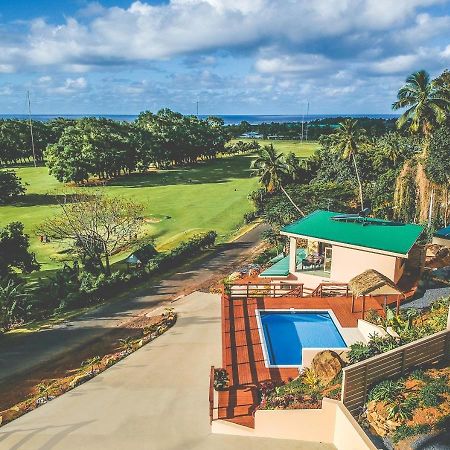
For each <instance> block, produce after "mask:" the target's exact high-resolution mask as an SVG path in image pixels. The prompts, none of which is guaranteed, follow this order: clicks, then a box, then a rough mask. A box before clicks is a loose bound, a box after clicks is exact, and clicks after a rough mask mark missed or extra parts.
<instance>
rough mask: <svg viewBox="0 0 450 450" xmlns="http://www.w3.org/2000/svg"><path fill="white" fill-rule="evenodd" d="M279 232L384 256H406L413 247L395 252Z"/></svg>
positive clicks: (283, 232)
mask: <svg viewBox="0 0 450 450" xmlns="http://www.w3.org/2000/svg"><path fill="white" fill-rule="evenodd" d="M280 234H282V235H283V236H288V237H294V238H301V239H316V240H318V241H320V242H326V243H327V244H333V245H338V246H341V247H346V248H352V249H355V250H362V251H368V250H370V251H372V253H379V254H381V255H386V256H395V257H397V258H408V255H409V251H410V250H411V248H412V247H413V246H411V248H410V249H409V250H408V252H407V253H397V252H390V251H387V250H381V249H378V248H373V247H363V246H359V245H353V244H348V243H346V242H339V241H332V240H330V239H323V238H320V237H317V236H308V235H302V234H297V233H290V232H287V231H280ZM413 245H414V244H413Z"/></svg>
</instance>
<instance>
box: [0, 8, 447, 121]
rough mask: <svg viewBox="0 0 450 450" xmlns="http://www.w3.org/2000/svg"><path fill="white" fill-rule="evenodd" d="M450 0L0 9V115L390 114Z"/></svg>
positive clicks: (427, 63)
mask: <svg viewBox="0 0 450 450" xmlns="http://www.w3.org/2000/svg"><path fill="white" fill-rule="evenodd" d="M449 67H450V0H165V1H164V0H146V1H144V0H142V1H125V0H101V1H99V2H97V1H95V2H89V1H85V0H64V1H61V0H28V1H25V0H14V1H13V0H0V113H2V114H8V113H12V114H23V113H26V112H27V106H26V92H27V90H29V91H30V96H31V101H32V109H33V113H36V114H136V113H139V112H140V111H144V110H150V111H154V112H156V111H157V110H159V109H161V108H164V107H169V108H171V109H174V110H176V111H179V112H182V113H184V114H192V113H195V108H196V101H197V100H198V101H199V109H200V113H201V114H303V113H304V112H305V109H306V104H307V102H308V101H309V103H310V113H312V114H337V113H340V114H351V113H354V114H362V113H371V114H384V113H390V112H392V111H391V104H392V102H393V101H394V100H395V97H396V93H397V91H398V89H399V88H400V87H401V86H402V84H403V83H404V80H405V78H406V77H407V75H409V74H410V73H412V72H414V71H416V70H420V69H426V70H427V71H428V72H429V73H430V75H431V76H433V77H434V76H437V75H438V74H439V73H441V72H442V71H443V70H444V69H445V68H449Z"/></svg>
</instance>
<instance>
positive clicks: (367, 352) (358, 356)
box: [347, 342, 374, 364]
mask: <svg viewBox="0 0 450 450" xmlns="http://www.w3.org/2000/svg"><path fill="white" fill-rule="evenodd" d="M373 355H374V353H373V349H372V348H370V347H369V346H368V345H366V344H364V343H363V342H356V343H355V344H352V345H350V351H349V352H348V354H347V356H348V360H349V362H350V364H355V363H357V362H360V361H364V360H365V359H367V358H370V357H371V356H373Z"/></svg>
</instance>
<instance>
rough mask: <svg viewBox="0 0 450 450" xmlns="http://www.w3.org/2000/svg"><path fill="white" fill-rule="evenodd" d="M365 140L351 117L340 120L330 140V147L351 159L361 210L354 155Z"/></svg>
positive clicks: (360, 188) (356, 122)
mask: <svg viewBox="0 0 450 450" xmlns="http://www.w3.org/2000/svg"><path fill="white" fill-rule="evenodd" d="M365 141H366V137H365V132H364V130H363V129H362V128H359V127H358V121H357V120H352V119H346V120H344V121H343V122H341V123H340V124H339V127H338V129H337V130H336V132H335V133H334V135H333V136H332V140H331V143H332V148H333V149H334V150H335V151H337V152H339V153H340V154H341V156H342V158H343V159H346V160H349V159H351V160H352V162H353V166H354V168H355V174H356V179H357V182H358V189H359V201H360V205H361V210H363V209H364V198H363V189H362V183H361V177H360V174H359V171H358V165H357V163H356V155H357V154H358V153H359V152H360V150H361V146H362V144H363V143H365Z"/></svg>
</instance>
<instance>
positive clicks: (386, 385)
mask: <svg viewBox="0 0 450 450" xmlns="http://www.w3.org/2000/svg"><path fill="white" fill-rule="evenodd" d="M404 387H405V385H404V384H403V383H402V382H400V381H393V380H384V381H382V382H381V383H379V384H377V385H376V386H375V387H374V388H372V390H371V391H370V392H369V400H374V401H386V402H388V403H392V402H393V401H395V399H396V398H397V397H398V396H399V395H400V394H401V392H402V390H403V389H404Z"/></svg>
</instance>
